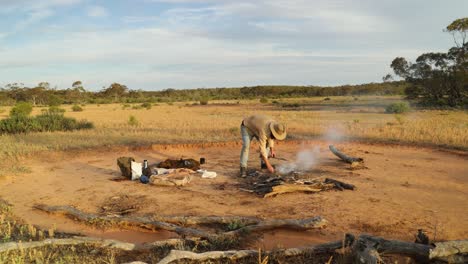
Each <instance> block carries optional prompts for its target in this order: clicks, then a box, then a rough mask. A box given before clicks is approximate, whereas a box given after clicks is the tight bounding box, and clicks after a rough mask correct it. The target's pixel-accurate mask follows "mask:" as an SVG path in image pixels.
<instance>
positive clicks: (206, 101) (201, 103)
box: [200, 98, 208, 105]
mask: <svg viewBox="0 0 468 264" xmlns="http://www.w3.org/2000/svg"><path fill="white" fill-rule="evenodd" d="M207 104H208V99H207V98H203V99H201V100H200V105H207Z"/></svg>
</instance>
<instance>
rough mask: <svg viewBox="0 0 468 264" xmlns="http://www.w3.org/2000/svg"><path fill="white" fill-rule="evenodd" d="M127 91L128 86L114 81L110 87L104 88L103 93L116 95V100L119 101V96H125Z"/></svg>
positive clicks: (108, 95)
mask: <svg viewBox="0 0 468 264" xmlns="http://www.w3.org/2000/svg"><path fill="white" fill-rule="evenodd" d="M127 92H128V88H127V86H125V85H122V84H120V83H113V84H111V85H110V86H109V87H108V88H106V89H104V90H103V91H102V94H103V95H104V96H106V97H114V101H117V98H119V97H121V96H123V95H124V94H126V93H127Z"/></svg>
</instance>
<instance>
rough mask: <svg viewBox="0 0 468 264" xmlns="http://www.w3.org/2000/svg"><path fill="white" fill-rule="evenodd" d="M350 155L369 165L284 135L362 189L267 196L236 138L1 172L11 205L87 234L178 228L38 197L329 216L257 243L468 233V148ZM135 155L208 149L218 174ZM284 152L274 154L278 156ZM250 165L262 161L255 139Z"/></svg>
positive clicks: (130, 237)
mask: <svg viewBox="0 0 468 264" xmlns="http://www.w3.org/2000/svg"><path fill="white" fill-rule="evenodd" d="M336 146H337V147H338V148H340V149H341V150H342V151H344V152H346V153H347V154H350V155H352V156H359V157H362V158H364V160H365V165H366V166H367V167H368V169H361V170H350V169H349V165H348V164H346V163H343V162H341V161H340V160H338V159H337V158H336V157H335V156H333V154H332V153H331V152H330V151H329V150H328V146H327V144H326V142H319V141H317V142H308V143H299V142H287V143H284V142H283V143H280V144H278V146H277V154H278V156H281V157H283V158H286V159H289V160H294V159H295V155H296V153H297V152H298V151H299V150H301V149H308V148H309V149H311V148H316V147H318V148H319V149H320V150H319V154H318V156H319V157H318V163H317V164H316V166H315V167H314V168H313V169H312V170H310V171H309V172H308V173H307V174H306V177H307V178H309V179H311V178H315V177H329V178H333V179H337V180H340V181H344V182H347V183H351V184H354V185H356V186H357V190H355V191H342V192H341V191H327V192H321V193H315V194H305V193H293V194H284V195H279V196H276V197H273V198H265V199H264V198H262V197H259V196H256V195H254V194H251V193H247V192H244V191H241V190H239V186H240V184H241V183H242V181H243V179H240V178H238V177H237V174H238V167H239V165H238V159H239V152H240V146H239V145H238V144H213V145H205V146H202V145H198V146H193V145H190V146H188V145H185V146H184V145H179V146H171V147H167V146H157V145H155V146H153V147H152V148H142V149H139V150H130V149H128V148H121V149H114V150H112V151H109V150H107V151H104V150H101V151H88V152H86V151H84V152H83V151H82V152H79V153H68V154H63V153H47V154H44V155H43V156H40V157H36V158H30V159H29V160H28V161H27V162H28V166H29V167H30V168H31V170H32V172H31V173H29V174H25V175H18V176H15V175H12V176H9V177H6V178H4V179H2V180H1V181H0V188H1V195H0V196H1V197H3V198H4V199H6V200H8V201H9V202H10V203H11V204H13V205H14V213H15V214H16V215H17V216H18V217H20V218H23V219H24V220H25V221H27V222H29V223H31V224H35V225H38V226H40V227H43V228H51V227H55V228H56V229H58V230H60V231H65V232H73V233H81V234H85V235H89V236H98V237H105V238H115V239H119V240H122V241H129V242H134V243H143V242H150V241H154V240H157V239H166V238H171V237H177V236H176V235H175V234H173V233H170V232H157V233H151V232H147V231H139V230H107V231H102V230H98V229H93V228H91V227H89V226H86V225H84V224H82V223H77V222H74V221H72V220H69V219H66V218H64V217H61V216H53V215H47V214H45V213H43V212H39V211H37V210H34V209H32V206H33V205H34V204H37V203H43V204H47V205H72V206H75V207H77V208H78V209H81V210H83V211H87V212H95V213H99V212H101V211H102V210H103V208H102V207H103V205H104V204H106V203H108V202H109V199H112V197H122V196H131V197H134V198H137V200H138V206H136V208H138V209H137V210H131V212H129V213H130V215H143V214H148V213H150V214H161V215H200V216H202V215H217V216H221V215H241V216H257V217H262V218H306V217H313V216H317V215H320V216H322V217H324V218H325V219H326V220H328V221H329V224H328V226H327V227H326V228H325V229H323V230H319V231H309V232H294V231H285V230H277V231H272V232H269V233H267V234H266V235H265V236H264V237H263V239H260V240H259V241H258V242H256V243H255V244H252V245H251V247H259V246H260V247H264V248H267V249H271V248H274V247H276V246H281V247H293V246H301V245H310V244H315V243H321V242H325V241H331V240H336V239H341V238H342V237H343V236H344V233H346V232H352V233H355V234H359V233H370V234H374V235H379V236H384V237H386V238H391V239H401V240H407V241H411V240H414V237H413V235H414V234H415V233H416V230H417V229H420V228H422V229H424V230H426V232H427V233H428V234H429V236H430V238H431V239H433V238H434V237H435V238H436V240H454V239H466V238H467V237H468V224H467V223H468V202H467V201H468V162H467V160H468V158H467V157H468V156H467V154H466V153H460V152H449V151H442V150H436V149H423V148H415V147H404V146H391V145H367V144H360V143H342V144H336ZM120 156H133V157H135V158H136V159H137V160H141V161H142V160H143V159H148V160H149V161H150V163H152V162H158V161H161V160H163V159H166V158H181V157H184V158H194V159H197V160H198V159H199V158H200V157H205V158H206V160H207V163H206V164H205V165H203V168H204V169H208V170H212V171H215V172H217V173H218V177H217V178H215V179H202V178H200V177H198V176H196V177H195V178H194V179H193V181H192V182H191V183H190V184H189V185H187V186H184V187H177V188H176V187H156V186H151V185H144V184H141V183H138V182H131V181H113V180H112V179H115V178H116V177H119V176H120V171H119V169H118V167H117V164H116V159H117V158H118V157H120ZM284 162H285V161H279V160H273V163H274V164H275V163H276V164H277V165H279V164H281V163H284ZM249 166H250V167H251V168H259V159H258V154H257V150H256V148H255V147H252V148H251V160H250V164H249Z"/></svg>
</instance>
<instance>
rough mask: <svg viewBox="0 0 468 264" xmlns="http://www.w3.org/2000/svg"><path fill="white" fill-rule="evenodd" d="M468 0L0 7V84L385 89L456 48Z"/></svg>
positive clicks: (142, 0)
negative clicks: (388, 80) (411, 67)
mask: <svg viewBox="0 0 468 264" xmlns="http://www.w3.org/2000/svg"><path fill="white" fill-rule="evenodd" d="M467 11H468V1H466V0H450V1H439V0H126V1H124V0H95V1H93V0H0V16H1V20H0V87H3V86H5V85H6V84H8V83H15V82H17V83H24V84H25V85H26V86H28V87H32V86H34V85H37V84H38V83H39V82H44V81H46V82H49V83H50V84H51V86H52V87H57V88H59V89H66V88H69V87H71V86H72V83H73V82H74V81H77V80H80V81H82V82H83V85H84V87H85V88H86V89H88V90H91V91H98V90H101V89H102V88H103V87H107V86H109V85H110V84H111V83H113V82H118V83H121V84H125V85H127V86H128V87H129V88H130V89H135V90H136V89H144V90H162V89H167V88H175V89H187V88H188V89H190V88H211V87H241V86H253V85H323V86H332V85H343V84H361V83H369V82H380V81H381V80H382V77H383V76H384V75H386V74H387V73H391V69H390V67H389V65H390V63H391V61H392V60H393V59H394V58H395V57H397V56H402V57H406V58H408V59H410V60H414V59H415V58H416V57H417V56H418V55H420V54H422V53H424V52H430V51H446V50H447V49H448V48H449V47H451V46H453V40H452V38H451V36H450V35H449V34H448V33H446V32H443V29H444V28H445V27H446V26H447V25H448V24H450V23H451V22H452V21H453V20H455V19H457V18H462V17H466V16H467V14H468V12H467Z"/></svg>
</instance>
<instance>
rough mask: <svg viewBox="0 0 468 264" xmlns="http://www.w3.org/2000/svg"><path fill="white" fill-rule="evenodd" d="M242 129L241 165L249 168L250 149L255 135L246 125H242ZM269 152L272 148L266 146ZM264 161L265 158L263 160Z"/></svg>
mask: <svg viewBox="0 0 468 264" xmlns="http://www.w3.org/2000/svg"><path fill="white" fill-rule="evenodd" d="M240 130H241V137H242V150H241V153H240V166H241V167H244V168H247V162H248V161H249V151H250V142H251V141H252V139H254V138H255V136H254V135H251V134H250V133H249V130H248V129H247V128H246V127H245V126H244V125H241V127H240ZM266 150H267V153H270V148H269V147H267V148H266ZM260 159H261V154H260ZM261 162H262V163H263V160H261Z"/></svg>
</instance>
